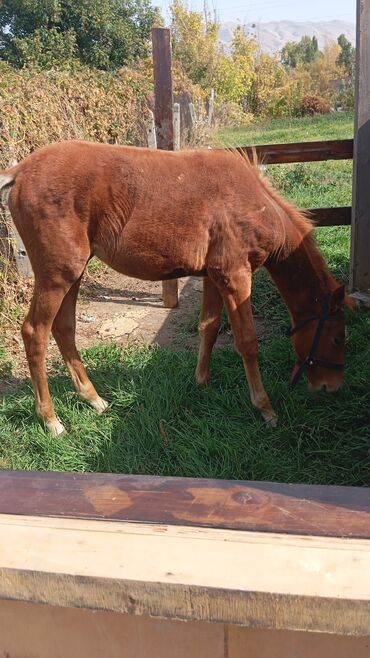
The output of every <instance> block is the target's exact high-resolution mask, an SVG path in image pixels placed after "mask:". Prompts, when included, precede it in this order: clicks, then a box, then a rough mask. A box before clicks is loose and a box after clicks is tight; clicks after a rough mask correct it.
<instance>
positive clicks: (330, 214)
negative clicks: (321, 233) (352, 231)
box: [307, 206, 352, 227]
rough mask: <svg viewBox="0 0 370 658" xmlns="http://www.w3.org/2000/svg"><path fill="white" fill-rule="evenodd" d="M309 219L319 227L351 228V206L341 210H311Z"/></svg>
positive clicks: (343, 207)
mask: <svg viewBox="0 0 370 658" xmlns="http://www.w3.org/2000/svg"><path fill="white" fill-rule="evenodd" d="M307 213H308V215H309V217H310V218H311V219H312V220H313V221H314V222H316V224H317V226H320V227H322V226H350V225H351V213H352V208H351V206H342V207H340V208H309V210H308V211H307Z"/></svg>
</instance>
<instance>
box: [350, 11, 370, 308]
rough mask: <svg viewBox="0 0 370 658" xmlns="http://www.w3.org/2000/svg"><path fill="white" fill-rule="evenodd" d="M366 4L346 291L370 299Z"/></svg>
mask: <svg viewBox="0 0 370 658" xmlns="http://www.w3.org/2000/svg"><path fill="white" fill-rule="evenodd" d="M369 182H370V2H369V1H368V0H357V39H356V102H355V143H354V163H353V213H352V243H351V267H350V288H351V289H352V290H355V289H359V290H361V291H364V292H366V291H367V292H368V294H369V299H370V183H369Z"/></svg>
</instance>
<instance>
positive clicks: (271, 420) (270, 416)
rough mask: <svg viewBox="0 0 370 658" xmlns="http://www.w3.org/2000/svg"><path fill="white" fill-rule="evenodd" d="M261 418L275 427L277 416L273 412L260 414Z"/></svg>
mask: <svg viewBox="0 0 370 658" xmlns="http://www.w3.org/2000/svg"><path fill="white" fill-rule="evenodd" d="M262 416H263V419H264V421H265V423H266V425H268V426H269V427H277V424H278V417H277V415H276V414H275V413H274V412H270V413H268V414H262Z"/></svg>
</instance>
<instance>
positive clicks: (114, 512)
mask: <svg viewBox="0 0 370 658" xmlns="http://www.w3.org/2000/svg"><path fill="white" fill-rule="evenodd" d="M0 514H20V515H31V516H55V517H73V518H79V519H110V520H122V521H132V522H147V523H158V524H163V523H166V524H171V525H176V524H178V525H191V526H198V527H212V528H224V529H234V530H236V529H237V530H246V531H248V530H249V531H254V530H255V531H259V532H281V533H284V532H285V533H295V534H307V535H323V536H337V537H358V538H370V489H368V488H365V487H364V488H359V487H357V488H356V487H325V486H313V485H310V486H309V485H291V484H278V483H274V482H242V481H237V480H235V481H232V480H231V481H228V480H203V479H198V478H194V479H193V478H163V477H154V476H145V475H140V476H136V475H114V474H99V473H90V474H78V473H52V472H31V471H1V472H0Z"/></svg>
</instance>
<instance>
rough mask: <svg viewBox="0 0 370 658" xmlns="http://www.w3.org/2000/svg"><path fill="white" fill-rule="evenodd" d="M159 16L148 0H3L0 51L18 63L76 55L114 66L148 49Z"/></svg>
mask: <svg viewBox="0 0 370 658" xmlns="http://www.w3.org/2000/svg"><path fill="white" fill-rule="evenodd" d="M159 20H160V17H159V12H158V9H156V8H153V7H152V6H151V4H150V0H78V2H76V0H3V1H2V3H1V6H0V49H1V50H0V56H1V58H2V59H5V60H7V61H9V62H10V63H12V64H13V65H15V66H18V67H21V66H23V65H24V64H27V63H30V62H31V63H33V64H39V66H41V67H46V68H47V67H48V66H50V65H53V64H63V63H65V62H67V61H69V60H71V59H73V58H77V59H79V60H80V61H81V62H82V63H84V64H87V65H89V66H92V67H96V68H100V69H116V68H119V67H120V66H122V65H123V64H124V63H125V62H127V61H130V60H132V59H135V58H140V57H145V56H146V55H147V54H148V43H149V37H150V30H151V28H152V26H153V24H154V23H155V22H157V23H158V21H159Z"/></svg>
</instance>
